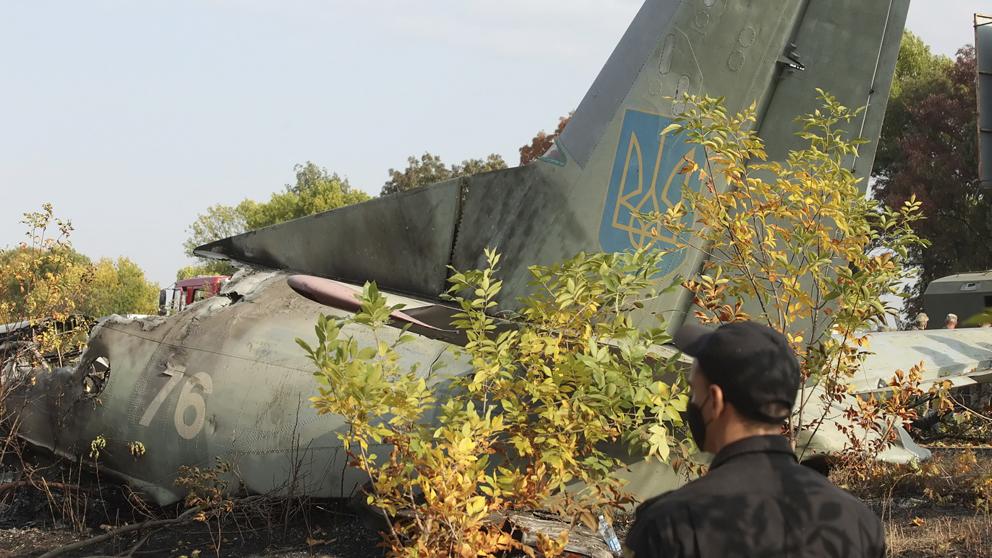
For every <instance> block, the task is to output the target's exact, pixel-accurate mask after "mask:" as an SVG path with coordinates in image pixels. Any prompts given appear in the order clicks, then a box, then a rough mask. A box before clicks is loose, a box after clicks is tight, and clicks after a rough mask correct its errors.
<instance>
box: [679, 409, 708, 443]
mask: <svg viewBox="0 0 992 558" xmlns="http://www.w3.org/2000/svg"><path fill="white" fill-rule="evenodd" d="M709 400H710V396H709V395H707V396H706V399H704V400H703V403H702V404H697V403H694V402H692V401H689V404H688V405H687V406H686V408H685V412H684V413H682V420H683V421H685V423H686V424H688V425H689V433H690V434H692V440H693V441H694V442H696V447H698V448H699V449H700V450H701V451H706V450H704V449H703V447H704V444H705V443H706V427H707V426H708V425H709V423H708V422H706V420H705V419H704V418H703V405H705V404H706V402H707V401H709Z"/></svg>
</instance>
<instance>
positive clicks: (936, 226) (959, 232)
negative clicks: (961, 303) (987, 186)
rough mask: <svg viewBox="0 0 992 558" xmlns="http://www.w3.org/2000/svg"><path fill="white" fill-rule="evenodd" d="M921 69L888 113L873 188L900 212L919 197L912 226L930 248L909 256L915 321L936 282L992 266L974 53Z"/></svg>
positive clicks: (990, 209)
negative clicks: (918, 216) (914, 276)
mask: <svg viewBox="0 0 992 558" xmlns="http://www.w3.org/2000/svg"><path fill="white" fill-rule="evenodd" d="M920 44H921V43H920ZM917 46H919V44H918V45H917ZM917 50H920V49H917ZM909 52H912V49H910V50H909ZM900 56H903V52H902V51H900ZM923 59H924V60H927V58H926V57H925V56H924V57H923ZM923 66H924V68H926V71H920V72H919V74H920V77H919V78H918V79H917V80H915V81H912V82H911V85H906V86H904V87H903V88H902V92H901V93H900V95H899V97H898V98H897V99H896V100H895V101H893V102H890V103H889V108H888V109H887V110H886V115H885V124H884V126H883V135H882V142H881V145H880V150H879V153H880V156H879V158H878V159H877V161H876V177H875V181H874V195H875V197H876V198H878V199H880V200H882V201H884V202H885V204H886V205H888V206H889V207H891V208H894V209H895V208H899V207H901V206H902V204H904V203H905V202H906V200H908V199H910V198H913V197H915V198H916V199H917V200H919V201H920V202H922V206H921V208H922V212H923V214H924V215H925V216H926V220H923V221H918V222H916V223H914V225H913V228H914V230H915V231H916V233H917V234H919V235H920V236H921V237H922V238H925V239H927V240H928V241H930V245H931V248H930V249H928V250H922V249H914V250H912V251H911V257H910V261H909V263H910V264H912V265H915V266H917V268H918V270H919V280H918V281H915V282H914V283H912V284H911V287H910V292H911V295H912V296H911V297H910V299H909V301H908V302H909V312H910V313H911V314H912V313H916V312H919V311H920V310H922V306H923V305H922V295H923V291H924V290H925V289H926V287H927V286H928V285H929V284H930V282H931V281H933V280H934V279H937V278H940V277H944V276H947V275H950V274H953V273H962V272H967V271H979V270H983V269H988V267H989V262H990V261H992V242H989V239H990V238H992V196H990V195H989V193H988V192H984V191H982V190H981V188H980V184H979V181H978V146H977V142H978V124H977V114H976V111H975V107H976V106H977V101H976V91H975V83H976V80H975V75H976V73H975V72H976V61H975V50H974V48H972V47H966V48H962V49H961V50H959V51H958V54H957V57H956V58H955V60H954V62H953V63H950V62H948V61H946V60H945V59H943V58H942V57H932V56H931V57H930V58H929V62H928V63H927V64H923ZM935 319H940V318H939V317H935Z"/></svg>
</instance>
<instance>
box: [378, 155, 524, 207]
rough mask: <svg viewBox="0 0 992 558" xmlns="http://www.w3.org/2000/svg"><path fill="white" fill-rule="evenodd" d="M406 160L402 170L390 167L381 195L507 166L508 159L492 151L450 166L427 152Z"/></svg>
mask: <svg viewBox="0 0 992 558" xmlns="http://www.w3.org/2000/svg"><path fill="white" fill-rule="evenodd" d="M406 161H407V166H406V168H405V169H403V170H401V171H399V170H396V169H389V180H387V181H386V183H385V184H383V185H382V192H380V195H383V196H385V195H387V194H395V193H396V192H406V191H407V190H412V189H414V188H420V187H421V186H427V185H429V184H434V183H435V182H441V181H442V180H449V179H452V178H458V177H459V176H470V175H473V174H479V173H482V172H489V171H494V170H499V169H505V168H506V161H504V160H503V157H501V156H500V155H497V154H496V153H491V154H490V155H489V156H488V157H486V158H485V159H468V160H465V161H462V163H461V164H460V165H451V166H450V167H448V166H446V165H445V164H444V162H442V161H441V157H439V156H438V155H432V154H431V153H426V152H425V153H424V154H423V155H421V156H420V159H417V158H416V157H412V156H411V157H409V158H408V159H407V160H406Z"/></svg>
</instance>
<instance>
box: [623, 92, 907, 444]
mask: <svg viewBox="0 0 992 558" xmlns="http://www.w3.org/2000/svg"><path fill="white" fill-rule="evenodd" d="M819 94H820V98H821V101H822V104H821V107H820V108H818V109H816V110H815V111H814V112H813V114H809V115H806V116H804V117H801V118H799V119H798V122H799V124H800V125H801V129H800V131H799V133H798V135H799V136H800V137H801V138H803V139H804V140H806V142H807V145H806V147H805V148H804V149H801V150H797V151H793V152H791V153H789V156H788V158H787V159H786V160H785V161H783V162H765V151H764V143H763V142H762V140H761V139H760V138H759V137H758V135H757V133H756V132H755V131H754V128H755V126H754V123H755V121H756V117H755V106H754V105H751V107H749V108H748V109H746V110H744V111H743V112H741V113H739V114H729V113H728V112H727V110H726V109H725V108H724V106H723V101H722V99H715V98H711V97H703V98H699V97H687V98H686V107H687V108H686V110H685V112H684V113H682V114H681V115H679V116H678V117H676V119H675V122H674V123H673V124H672V125H670V126H669V127H668V129H666V130H665V131H664V132H663V133H677V132H682V133H683V134H684V137H685V138H686V140H687V141H688V142H689V143H691V144H696V145H698V146H700V147H701V148H702V149H703V151H704V153H705V157H704V159H703V160H702V161H701V162H699V163H697V162H696V161H694V160H686V161H685V162H684V165H683V168H682V169H681V172H682V173H694V174H696V175H698V176H699V178H700V180H701V181H702V183H703V185H704V187H703V188H702V191H701V192H700V193H696V192H692V191H687V192H685V194H684V196H685V199H684V201H683V202H680V203H678V204H676V205H675V206H673V207H671V208H669V209H668V210H667V211H666V212H665V213H656V214H652V215H644V216H642V218H643V219H646V220H649V221H652V222H653V225H654V229H653V230H654V231H655V232H656V233H657V234H658V237H657V239H658V240H659V241H663V240H662V239H666V240H664V242H669V241H670V240H668V239H673V238H674V244H675V249H680V250H700V251H702V252H704V253H705V254H706V256H707V258H706V260H705V263H704V264H703V268H702V273H701V274H700V276H699V277H698V278H691V279H689V280H687V281H685V282H684V283H683V286H684V287H685V288H686V289H688V290H689V292H690V293H691V294H692V295H693V302H694V304H695V306H696V311H695V315H696V317H697V318H698V319H699V320H700V321H702V322H704V323H726V322H733V321H737V320H743V319H753V320H757V321H759V322H763V323H766V324H767V325H769V326H770V327H772V328H774V329H776V330H778V331H781V332H783V333H784V334H785V335H786V337H787V338H788V339H789V341H790V343H791V344H792V347H793V349H794V350H795V351H796V354H797V355H798V357H799V361H800V364H801V367H802V374H803V377H804V379H805V380H806V382H805V384H804V387H803V389H802V393H801V394H800V400H799V402H798V405H799V410H798V414H797V415H796V416H794V417H793V420H792V424H791V428H790V434H791V435H792V436H796V435H797V434H798V433H799V432H800V431H802V430H805V431H814V430H816V429H817V427H818V425H819V424H820V423H822V421H824V420H825V418H826V413H827V409H829V404H833V403H842V402H844V401H845V398H846V397H847V392H848V389H847V386H848V383H849V380H850V378H851V377H852V376H853V374H854V373H855V371H856V370H857V368H858V366H859V365H860V362H861V360H862V359H863V350H862V349H861V347H862V346H864V345H865V343H866V337H865V332H866V331H870V330H871V329H872V326H873V325H875V324H880V323H884V320H885V318H886V316H888V315H892V314H894V313H895V312H896V310H895V309H894V308H891V307H887V306H886V305H885V303H884V299H883V296H885V295H893V294H898V293H899V285H900V283H901V282H902V281H904V280H905V279H906V274H907V271H906V262H907V260H908V258H909V255H910V253H911V251H912V250H914V249H917V248H919V247H922V246H924V245H925V242H924V241H923V240H921V239H920V238H919V237H918V236H917V235H916V234H915V233H914V232H913V228H912V227H913V225H914V224H915V223H916V222H917V221H918V220H920V219H921V215H920V204H919V202H917V201H916V200H915V199H912V198H910V199H909V200H908V201H906V203H905V204H904V205H903V206H902V207H901V208H899V209H898V210H893V209H889V208H887V207H886V206H884V205H882V204H881V203H879V202H877V201H875V200H871V199H868V198H866V197H865V196H864V195H863V194H862V191H861V189H860V186H859V180H858V179H857V178H856V177H855V176H854V175H853V174H852V173H851V171H850V170H849V167H850V165H849V164H846V163H847V162H848V161H849V160H850V158H851V157H852V156H854V155H855V154H856V153H857V150H858V145H859V144H861V143H863V141H862V140H859V139H848V138H847V137H845V135H844V133H843V132H842V131H841V130H840V128H839V125H840V124H842V123H847V122H850V121H852V120H853V119H855V118H857V117H858V115H859V113H860V112H861V110H860V109H857V110H852V109H849V108H847V107H845V106H843V105H841V104H840V103H838V102H837V100H836V99H835V98H834V97H833V96H831V95H829V94H827V93H825V92H823V91H819ZM877 246H881V247H883V248H881V249H873V247H877ZM917 383H918V382H917ZM903 384H904V382H901V381H900V382H894V384H893V391H896V388H899V390H902V391H906V390H912V388H913V386H911V385H903ZM904 388H905V389H904ZM814 397H817V398H822V399H823V400H825V402H826V403H827V405H823V406H820V407H819V408H820V409H822V411H820V412H813V411H810V410H809V408H810V407H813V408H817V405H809V403H810V401H811V399H812V398H814ZM893 399H894V400H896V401H901V400H902V399H901V398H893ZM867 410H868V406H862V407H861V408H860V411H861V413H860V414H861V415H865V414H866V413H867V412H868V411H867ZM893 410H894V411H899V412H898V413H886V415H887V416H888V417H890V420H889V422H887V423H885V424H884V426H881V427H879V426H877V425H878V422H876V421H868V422H867V423H865V424H864V425H863V426H865V427H867V428H871V429H876V428H880V429H881V430H880V431H879V432H878V433H879V434H881V438H882V439H883V440H885V442H886V443H887V442H888V439H889V437H890V436H893V435H894V431H893V429H892V426H893V425H894V424H895V422H898V421H903V420H908V419H910V418H912V415H911V413H909V412H908V411H907V412H906V413H905V414H902V413H901V411H902V410H903V409H893ZM879 412H881V411H879ZM851 443H852V444H854V445H857V444H859V443H862V444H864V443H868V442H867V441H866V440H864V439H862V440H853V439H852V440H851ZM861 449H867V448H861ZM872 449H879V448H872Z"/></svg>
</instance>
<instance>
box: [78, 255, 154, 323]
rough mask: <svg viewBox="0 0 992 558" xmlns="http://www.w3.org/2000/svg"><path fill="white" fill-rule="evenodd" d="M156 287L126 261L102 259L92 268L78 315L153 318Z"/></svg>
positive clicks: (138, 268) (141, 272)
mask: <svg viewBox="0 0 992 558" xmlns="http://www.w3.org/2000/svg"><path fill="white" fill-rule="evenodd" d="M158 291H159V288H158V285H157V284H155V283H150V282H149V281H148V280H147V279H145V272H144V271H142V270H141V268H140V267H138V265H137V264H136V263H134V262H133V261H131V260H130V259H128V258H124V257H121V258H117V261H116V262H115V261H112V260H110V259H107V258H102V259H100V260H99V261H98V262H96V264H94V265H93V268H92V272H91V275H90V281H89V284H88V285H87V286H86V291H85V293H86V294H85V295H84V296H82V297H80V298H81V299H80V302H79V311H80V313H82V314H84V315H86V316H94V317H100V316H107V315H109V314H154V313H156V312H157V311H158Z"/></svg>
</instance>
